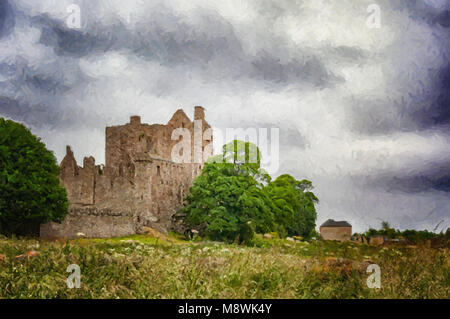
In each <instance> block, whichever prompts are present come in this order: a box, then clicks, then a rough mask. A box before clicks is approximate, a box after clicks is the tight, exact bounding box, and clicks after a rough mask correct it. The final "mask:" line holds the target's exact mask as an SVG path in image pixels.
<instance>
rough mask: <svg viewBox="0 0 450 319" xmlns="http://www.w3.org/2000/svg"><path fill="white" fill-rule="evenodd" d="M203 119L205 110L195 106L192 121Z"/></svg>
mask: <svg viewBox="0 0 450 319" xmlns="http://www.w3.org/2000/svg"><path fill="white" fill-rule="evenodd" d="M204 119H205V109H204V108H203V106H196V107H195V111H194V120H204Z"/></svg>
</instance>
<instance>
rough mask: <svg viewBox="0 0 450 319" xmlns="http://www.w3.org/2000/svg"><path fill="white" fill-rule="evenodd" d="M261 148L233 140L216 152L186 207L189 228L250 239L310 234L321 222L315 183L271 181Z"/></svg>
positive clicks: (230, 238)
mask: <svg viewBox="0 0 450 319" xmlns="http://www.w3.org/2000/svg"><path fill="white" fill-rule="evenodd" d="M260 163H261V154H260V151H259V149H258V148H257V147H256V146H255V145H254V144H251V143H249V142H242V141H236V140H235V141H232V142H230V143H228V144H226V145H224V146H223V152H222V154H220V155H216V156H213V157H211V158H210V159H209V160H208V161H207V163H206V164H205V166H204V168H203V170H202V173H201V174H200V176H198V177H197V178H196V179H195V181H194V183H193V186H192V187H191V188H190V192H189V195H188V197H187V203H188V204H187V206H186V207H185V208H184V209H182V213H184V214H185V215H186V219H185V221H186V223H187V225H188V226H189V227H192V228H195V229H197V230H198V231H200V233H201V235H203V236H205V235H206V236H208V237H209V238H211V239H214V240H224V241H229V242H231V241H236V240H237V241H238V242H245V241H248V240H250V239H251V238H252V237H253V234H254V233H255V232H257V233H267V232H272V231H277V232H279V233H280V234H281V235H287V234H289V235H302V236H308V235H309V234H311V232H312V230H313V229H314V227H315V220H316V212H315V208H314V203H316V202H317V198H316V196H314V194H313V193H311V192H310V191H309V190H311V189H312V185H311V182H309V181H307V180H303V181H297V180H295V179H294V178H293V177H292V176H290V175H283V176H280V177H279V178H278V179H277V180H276V181H274V182H272V183H271V178H270V176H269V175H268V174H267V173H266V172H265V171H264V170H262V169H261V167H260Z"/></svg>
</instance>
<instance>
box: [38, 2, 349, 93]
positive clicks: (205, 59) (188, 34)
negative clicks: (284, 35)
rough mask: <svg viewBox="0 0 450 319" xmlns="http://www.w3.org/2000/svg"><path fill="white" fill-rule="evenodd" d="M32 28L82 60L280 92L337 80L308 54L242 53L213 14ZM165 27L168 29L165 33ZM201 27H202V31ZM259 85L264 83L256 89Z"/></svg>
mask: <svg viewBox="0 0 450 319" xmlns="http://www.w3.org/2000/svg"><path fill="white" fill-rule="evenodd" d="M32 21H33V24H35V25H37V26H39V27H40V28H41V29H42V36H41V39H40V42H41V43H42V44H44V45H47V46H51V47H53V48H54V50H55V53H56V54H57V55H63V56H64V55H68V56H73V57H82V56H86V55H89V54H94V53H99V52H106V51H114V50H127V51H128V52H130V53H131V54H134V55H136V56H138V57H141V58H144V59H147V60H155V61H158V62H159V63H161V65H164V66H167V67H174V66H177V65H178V66H179V65H186V66H187V67H189V69H190V70H191V71H192V69H193V68H196V69H197V70H198V71H199V72H203V71H204V70H205V66H206V69H207V70H206V72H208V76H211V75H212V74H214V73H218V74H224V72H227V73H226V74H228V77H229V78H232V79H244V80H245V79H246V78H247V77H249V78H250V79H253V80H258V81H261V82H268V83H270V86H271V87H272V88H276V87H274V86H273V85H274V84H275V85H277V84H278V85H279V86H281V87H284V86H285V85H290V84H307V83H309V84H311V85H312V86H313V87H318V88H323V87H326V86H329V85H334V84H335V83H336V82H338V81H342V79H341V78H339V77H337V76H335V75H333V74H332V73H331V72H330V71H328V70H327V69H326V67H325V66H324V63H323V62H322V61H321V58H319V57H318V56H314V54H313V52H302V51H301V50H298V52H300V55H298V53H295V54H294V53H293V54H291V55H292V56H293V57H292V58H291V59H290V60H288V61H285V62H281V60H280V58H279V57H277V56H276V55H274V54H273V53H271V52H268V51H263V52H259V53H258V54H256V55H250V54H248V53H247V52H245V51H244V50H243V48H242V46H241V43H240V39H239V38H238V37H237V36H236V34H235V32H234V30H233V27H232V25H231V24H230V23H229V22H227V21H226V20H225V19H224V18H223V17H221V16H219V15H218V14H217V13H214V12H209V11H201V13H200V16H199V21H200V22H198V23H199V25H194V24H189V23H187V22H185V21H184V20H183V18H182V17H180V16H179V15H175V14H174V13H173V12H172V11H170V10H169V9H168V8H166V7H164V6H160V7H158V8H157V10H154V11H152V13H151V14H150V15H149V17H148V23H146V24H145V25H144V24H142V25H139V26H137V28H136V29H135V30H130V29H127V28H126V27H125V26H124V25H123V24H122V23H121V22H120V21H117V23H116V24H114V25H113V26H104V25H99V24H97V23H92V24H91V25H89V26H88V27H87V28H86V29H83V30H76V29H70V28H68V27H67V26H66V25H65V23H64V22H63V21H59V20H55V19H52V18H50V17H48V16H47V15H45V14H44V15H40V16H36V17H33V18H32ZM165 25H174V27H173V28H171V30H170V31H167V30H166V29H165V27H164V26H165ZM205 25H206V26H207V27H206V26H205ZM277 41H278V42H277V43H272V44H271V45H272V47H278V48H279V50H280V52H281V51H283V50H284V51H285V52H287V51H288V50H291V49H288V48H287V46H286V44H285V43H284V42H283V40H281V39H278V40H277ZM336 52H337V53H338V54H342V55H349V54H355V53H354V51H352V50H351V49H349V48H337V49H336ZM262 85H264V84H262Z"/></svg>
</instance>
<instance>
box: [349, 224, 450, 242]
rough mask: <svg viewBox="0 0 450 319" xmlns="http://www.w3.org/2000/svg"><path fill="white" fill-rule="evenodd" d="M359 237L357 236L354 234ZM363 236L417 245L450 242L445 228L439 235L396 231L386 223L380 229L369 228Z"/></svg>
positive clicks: (412, 230)
mask: <svg viewBox="0 0 450 319" xmlns="http://www.w3.org/2000/svg"><path fill="white" fill-rule="evenodd" d="M355 235H359V234H355ZM362 235H363V236H366V237H368V238H370V237H373V236H377V235H381V236H384V237H386V238H388V239H398V240H404V241H406V242H410V243H418V242H421V241H426V240H429V239H442V240H450V228H447V230H446V232H445V233H444V232H443V231H441V232H440V233H435V232H432V231H428V230H415V229H406V230H403V231H401V230H398V229H394V228H392V227H391V226H390V225H389V223H388V222H386V221H383V222H382V223H381V228H380V229H374V228H369V230H367V231H366V232H365V233H364V234H362Z"/></svg>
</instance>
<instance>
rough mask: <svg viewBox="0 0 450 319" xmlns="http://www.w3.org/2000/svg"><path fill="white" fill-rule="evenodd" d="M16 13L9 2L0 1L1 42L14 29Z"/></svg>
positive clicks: (5, 0)
mask: <svg viewBox="0 0 450 319" xmlns="http://www.w3.org/2000/svg"><path fill="white" fill-rule="evenodd" d="M14 23H15V20H14V12H13V10H12V7H11V5H10V4H9V2H8V1H7V0H0V40H1V39H2V38H3V37H4V36H6V35H8V34H9V33H11V31H12V29H13V28H14Z"/></svg>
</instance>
